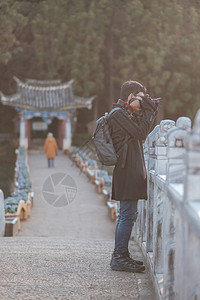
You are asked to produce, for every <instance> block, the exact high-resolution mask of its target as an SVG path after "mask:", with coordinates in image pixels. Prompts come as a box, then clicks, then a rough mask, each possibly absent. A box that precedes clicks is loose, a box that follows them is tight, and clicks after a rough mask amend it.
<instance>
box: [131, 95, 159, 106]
mask: <svg viewBox="0 0 200 300" xmlns="http://www.w3.org/2000/svg"><path fill="white" fill-rule="evenodd" d="M138 97H139V98H142V99H144V100H145V98H150V99H151V100H152V101H153V102H154V103H155V104H159V103H160V100H161V99H162V98H155V99H152V98H151V97H150V96H149V95H148V94H146V95H144V96H142V95H136V96H135V97H133V98H131V99H130V100H129V104H131V103H132V102H133V101H135V100H140V99H138Z"/></svg>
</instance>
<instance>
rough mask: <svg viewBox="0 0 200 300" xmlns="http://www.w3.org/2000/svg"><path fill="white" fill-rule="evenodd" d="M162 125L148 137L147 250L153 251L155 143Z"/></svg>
mask: <svg viewBox="0 0 200 300" xmlns="http://www.w3.org/2000/svg"><path fill="white" fill-rule="evenodd" d="M159 128H160V125H157V126H156V127H155V128H154V130H152V132H151V133H150V134H149V135H148V137H147V141H146V143H147V147H148V152H147V153H148V162H147V166H146V168H147V191H148V192H147V195H148V200H147V204H146V207H147V210H146V211H147V216H146V222H147V225H146V251H147V252H152V251H153V207H154V176H155V160H156V155H155V143H156V133H157V132H158V130H159Z"/></svg>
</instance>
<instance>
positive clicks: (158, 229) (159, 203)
mask: <svg viewBox="0 0 200 300" xmlns="http://www.w3.org/2000/svg"><path fill="white" fill-rule="evenodd" d="M174 126H175V122H174V121H172V120H163V121H161V122H160V128H159V131H158V132H157V134H156V147H155V154H156V165H155V179H154V213H153V215H154V216H153V268H154V273H156V274H163V203H164V198H165V179H166V166H167V148H166V146H167V132H168V131H169V130H170V129H171V128H173V127H174ZM161 176H163V178H162V180H163V186H162V187H161V186H160V185H159V184H158V181H159V182H161ZM158 177H159V178H158Z"/></svg>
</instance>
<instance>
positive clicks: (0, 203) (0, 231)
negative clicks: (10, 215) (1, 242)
mask: <svg viewBox="0 0 200 300" xmlns="http://www.w3.org/2000/svg"><path fill="white" fill-rule="evenodd" d="M4 233H5V209H4V195H3V192H2V190H0V237H2V236H4Z"/></svg>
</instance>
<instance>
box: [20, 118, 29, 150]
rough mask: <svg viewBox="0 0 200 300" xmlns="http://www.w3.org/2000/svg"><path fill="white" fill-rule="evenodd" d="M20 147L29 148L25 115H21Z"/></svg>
mask: <svg viewBox="0 0 200 300" xmlns="http://www.w3.org/2000/svg"><path fill="white" fill-rule="evenodd" d="M19 145H20V147H25V148H26V149H27V148H28V139H27V137H26V127H25V120H24V114H23V113H21V114H20V136H19Z"/></svg>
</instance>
